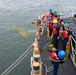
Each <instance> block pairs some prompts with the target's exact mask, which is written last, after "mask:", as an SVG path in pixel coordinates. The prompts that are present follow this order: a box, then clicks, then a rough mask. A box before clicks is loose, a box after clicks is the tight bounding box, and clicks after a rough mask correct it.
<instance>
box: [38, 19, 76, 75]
mask: <svg viewBox="0 0 76 75" xmlns="http://www.w3.org/2000/svg"><path fill="white" fill-rule="evenodd" d="M63 20H64V22H67V23H69V25H70V29H71V30H72V31H73V33H74V34H75V33H76V22H74V20H73V19H72V18H65V19H63ZM74 36H76V35H74ZM46 40H47V28H46V27H44V34H43V36H41V38H40V42H39V45H40V53H41V60H42V63H43V67H42V75H53V70H52V68H51V67H52V63H51V60H49V56H50V53H51V52H50V49H49V48H46V49H45V50H44V51H43V50H42V47H43V46H46V43H47V41H46ZM58 45H59V49H62V40H61V39H60V40H59V44H58ZM49 68H51V69H49ZM46 70H48V71H46ZM58 75H76V68H75V67H74V65H73V63H72V61H71V58H70V56H69V58H68V60H66V61H65V62H64V63H63V64H60V65H59V70H58Z"/></svg>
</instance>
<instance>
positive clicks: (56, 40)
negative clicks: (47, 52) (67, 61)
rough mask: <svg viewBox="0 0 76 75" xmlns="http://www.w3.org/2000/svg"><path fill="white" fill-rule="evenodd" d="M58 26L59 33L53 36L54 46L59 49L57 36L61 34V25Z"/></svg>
mask: <svg viewBox="0 0 76 75" xmlns="http://www.w3.org/2000/svg"><path fill="white" fill-rule="evenodd" d="M55 28H56V30H57V31H58V34H54V36H53V39H54V40H53V43H54V47H55V48H56V49H58V39H57V37H58V36H59V30H60V26H56V27H55Z"/></svg>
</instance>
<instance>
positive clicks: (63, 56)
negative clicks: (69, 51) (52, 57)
mask: <svg viewBox="0 0 76 75" xmlns="http://www.w3.org/2000/svg"><path fill="white" fill-rule="evenodd" d="M65 56H66V53H65V51H63V50H60V51H59V52H58V57H59V58H60V59H64V58H65Z"/></svg>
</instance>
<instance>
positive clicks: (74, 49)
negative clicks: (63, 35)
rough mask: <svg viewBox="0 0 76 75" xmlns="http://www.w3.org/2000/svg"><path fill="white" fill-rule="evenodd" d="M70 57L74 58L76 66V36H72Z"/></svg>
mask: <svg viewBox="0 0 76 75" xmlns="http://www.w3.org/2000/svg"><path fill="white" fill-rule="evenodd" d="M70 57H71V59H72V62H73V64H74V66H75V68H76V40H75V39H74V37H73V36H72V39H71V53H70Z"/></svg>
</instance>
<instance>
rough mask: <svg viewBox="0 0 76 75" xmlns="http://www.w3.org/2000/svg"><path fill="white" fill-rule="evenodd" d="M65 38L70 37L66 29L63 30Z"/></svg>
mask: <svg viewBox="0 0 76 75" xmlns="http://www.w3.org/2000/svg"><path fill="white" fill-rule="evenodd" d="M63 38H65V39H68V38H69V34H68V31H66V30H64V31H63Z"/></svg>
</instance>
